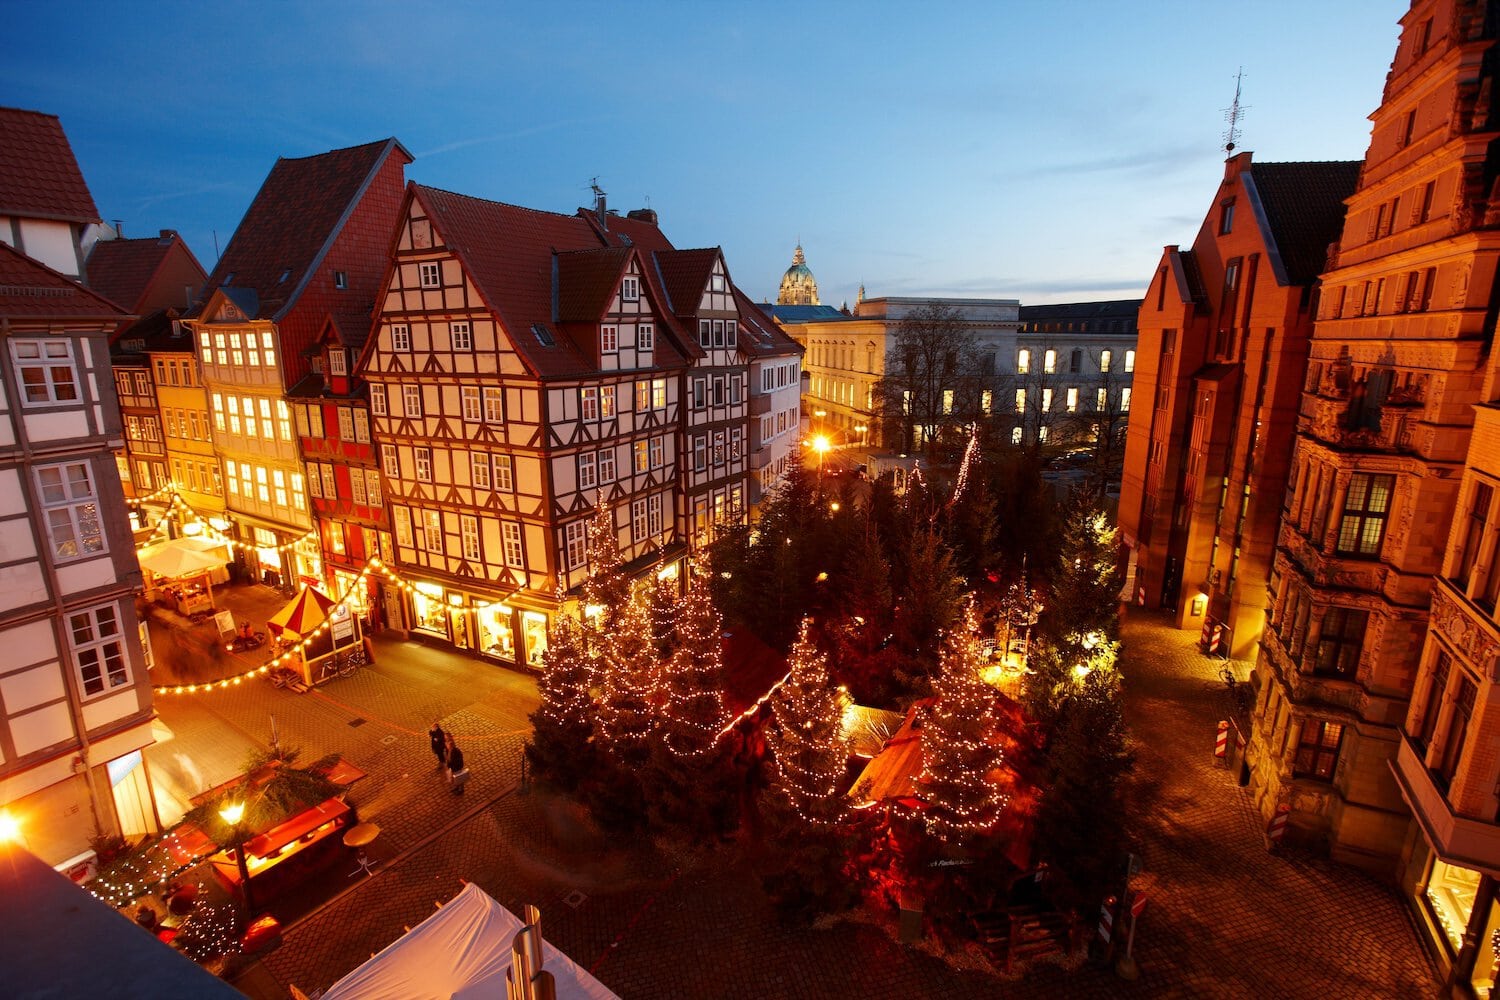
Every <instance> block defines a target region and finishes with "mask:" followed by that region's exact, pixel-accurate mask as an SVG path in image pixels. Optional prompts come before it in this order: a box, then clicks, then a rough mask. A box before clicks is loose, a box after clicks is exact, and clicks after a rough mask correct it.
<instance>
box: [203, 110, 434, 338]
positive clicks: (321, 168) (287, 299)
mask: <svg viewBox="0 0 1500 1000" xmlns="http://www.w3.org/2000/svg"><path fill="white" fill-rule="evenodd" d="M392 153H395V154H396V155H399V156H402V157H404V158H405V162H407V163H410V162H411V159H412V157H411V154H410V153H408V152H407V151H406V148H405V147H403V146H402V145H401V143H399V142H397V141H396V140H395V139H381V140H380V141H378V142H368V143H365V144H364V145H362V146H350V147H348V148H346V149H335V150H332V151H330V152H327V153H319V154H317V155H316V156H303V157H299V158H296V159H286V158H281V159H278V160H277V161H276V165H275V166H273V167H272V168H271V172H270V174H268V175H267V176H266V180H265V183H264V184H262V185H261V188H260V191H259V192H258V193H257V194H256V196H255V200H254V201H252V202H251V203H250V208H249V209H247V210H246V212H245V217H244V218H243V219H241V220H240V225H239V228H238V229H236V230H235V232H234V236H233V237H232V238H231V239H230V241H229V246H228V247H227V248H226V249H225V250H224V256H222V257H220V258H219V263H218V264H217V265H216V266H215V267H214V271H213V274H212V275H210V276H209V280H208V284H207V286H206V287H207V289H208V290H209V291H212V290H213V289H216V288H218V287H219V286H220V285H224V284H228V285H230V286H231V287H235V288H244V289H250V290H253V291H254V292H255V293H256V299H257V308H256V311H255V312H254V313H251V314H250V318H251V319H273V320H274V319H279V318H280V317H281V316H282V315H284V314H285V313H286V311H287V310H288V309H290V308H291V307H292V305H294V304H295V303H296V300H297V296H298V295H299V294H300V293H301V291H302V289H303V287H304V286H305V285H306V283H307V281H308V280H309V279H310V278H311V277H312V275H313V272H314V271H316V270H317V266H318V264H319V263H321V262H322V260H323V257H324V256H325V255H326V254H327V253H328V250H329V248H330V247H331V246H332V245H333V241H334V240H335V239H336V238H337V236H338V234H339V232H340V230H342V228H343V225H344V222H345V220H346V219H348V217H349V215H350V213H352V212H353V211H354V208H355V206H356V205H358V204H359V199H360V196H361V195H363V194H364V192H365V189H366V188H368V187H369V185H370V183H371V182H372V181H373V180H374V179H375V175H376V174H377V173H378V172H379V171H380V167H381V165H382V164H383V163H385V160H386V158H387V157H388V156H390V155H391V154H392ZM204 298H205V299H206V298H207V296H206V295H205V296H204ZM194 315H196V312H195V313H194Z"/></svg>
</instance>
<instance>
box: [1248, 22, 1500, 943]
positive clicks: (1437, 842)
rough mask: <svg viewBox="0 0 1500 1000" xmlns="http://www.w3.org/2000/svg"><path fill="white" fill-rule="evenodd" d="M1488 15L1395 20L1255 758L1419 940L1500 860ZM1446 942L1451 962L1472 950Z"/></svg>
mask: <svg viewBox="0 0 1500 1000" xmlns="http://www.w3.org/2000/svg"><path fill="white" fill-rule="evenodd" d="M1489 6H1490V5H1489V4H1476V3H1462V2H1457V0H1429V2H1417V3H1414V4H1413V5H1412V8H1411V10H1410V11H1409V12H1408V14H1407V15H1406V16H1405V17H1404V18H1403V19H1402V33H1401V40H1400V43H1399V47H1398V49H1397V52H1396V56H1395V59H1394V60H1393V63H1392V68H1391V73H1390V74H1389V76H1388V77H1387V81H1386V87H1385V93H1384V97H1383V100H1382V103H1381V106H1380V108H1379V109H1378V110H1377V111H1376V112H1375V113H1374V115H1373V116H1372V121H1373V128H1372V132H1371V138H1370V146H1369V150H1368V152H1367V154H1366V158H1365V161H1364V165H1363V167H1362V169H1361V173H1360V179H1359V188H1358V190H1357V191H1356V192H1355V193H1354V195H1353V196H1352V197H1350V199H1349V201H1348V205H1347V214H1346V218H1345V223H1344V229H1343V235H1342V237H1341V238H1340V240H1339V243H1338V244H1337V246H1336V247H1335V248H1334V250H1333V251H1332V253H1331V255H1330V261H1329V269H1328V270H1327V271H1326V272H1325V273H1324V275H1323V288H1322V294H1321V302H1320V305H1319V309H1318V314H1317V321H1316V324H1315V326H1314V330H1313V336H1312V340H1311V348H1310V352H1309V362H1308V366H1307V376H1306V382H1305V384H1304V386H1303V392H1302V400H1301V411H1300V413H1299V417H1298V433H1297V443H1296V450H1295V453H1294V455H1293V462H1292V469H1291V472H1290V476H1289V485H1288V489H1287V492H1286V500H1285V511H1284V513H1283V517H1282V527H1281V533H1280V537H1279V539H1278V546H1277V551H1276V555H1275V560H1274V564H1273V567H1272V573H1271V582H1270V594H1269V595H1268V599H1269V601H1270V602H1271V609H1270V615H1269V619H1268V624H1267V627H1266V629H1265V632H1264V636H1263V639H1262V643H1261V655H1260V658H1259V661H1258V665H1257V674H1258V678H1257V680H1258V684H1259V691H1258V698H1257V702H1256V706H1255V713H1254V720H1253V732H1252V738H1251V745H1250V750H1249V760H1250V763H1251V766H1252V786H1253V791H1254V794H1255V799H1256V802H1257V803H1258V805H1259V806H1260V808H1261V811H1262V813H1263V814H1264V815H1266V816H1268V817H1269V816H1270V815H1272V813H1273V812H1274V811H1275V810H1276V809H1277V808H1278V807H1282V806H1285V807H1288V808H1289V809H1290V810H1291V812H1290V823H1289V832H1288V839H1300V840H1302V841H1303V842H1307V843H1313V844H1321V845H1326V846H1327V847H1328V848H1329V850H1330V851H1331V853H1332V854H1333V856H1334V857H1336V858H1339V859H1341V860H1345V861H1350V862H1353V863H1359V864H1362V865H1364V866H1366V867H1369V868H1372V869H1374V870H1377V871H1380V872H1391V871H1392V870H1393V869H1396V868H1398V867H1399V868H1402V869H1404V870H1405V872H1406V884H1407V885H1408V888H1409V889H1411V890H1412V892H1413V897H1414V899H1417V900H1418V901H1419V902H1420V903H1421V905H1419V906H1418V907H1417V909H1418V912H1419V913H1421V914H1424V915H1425V916H1424V919H1426V920H1428V921H1429V922H1430V923H1431V924H1432V925H1433V926H1437V925H1439V924H1440V923H1441V922H1442V921H1447V923H1449V924H1452V923H1454V922H1457V923H1458V924H1462V925H1464V927H1465V928H1468V923H1467V921H1468V919H1469V915H1470V909H1472V901H1473V898H1474V897H1475V896H1476V893H1478V892H1480V891H1482V890H1484V885H1483V884H1482V880H1483V879H1484V878H1487V877H1488V876H1485V875H1483V874H1481V873H1482V871H1484V870H1486V866H1494V865H1496V864H1497V863H1500V827H1496V826H1495V824H1494V823H1493V820H1494V819H1495V817H1496V807H1497V799H1496V794H1495V791H1496V776H1497V769H1496V761H1495V758H1494V746H1493V741H1492V740H1490V739H1482V738H1480V736H1481V735H1482V733H1481V732H1480V731H1479V729H1478V727H1481V726H1483V725H1485V721H1484V720H1485V713H1484V706H1485V699H1486V698H1487V697H1488V696H1489V695H1488V691H1489V688H1488V686H1487V683H1486V681H1485V678H1486V676H1487V675H1488V672H1489V671H1491V670H1492V669H1493V662H1492V657H1488V654H1487V652H1486V650H1487V648H1488V647H1487V645H1486V644H1485V642H1483V641H1481V640H1482V639H1483V638H1484V637H1485V636H1487V635H1493V634H1494V626H1493V624H1491V615H1490V613H1489V612H1487V611H1486V610H1485V609H1484V601H1485V600H1487V599H1488V600H1493V598H1487V597H1486V596H1485V595H1486V594H1487V593H1488V592H1489V591H1488V588H1489V586H1490V584H1489V583H1488V575H1487V571H1485V570H1484V568H1483V563H1484V562H1485V561H1487V560H1491V559H1492V558H1493V557H1492V556H1491V555H1489V553H1490V552H1492V551H1493V544H1492V543H1491V542H1490V541H1489V538H1490V536H1489V534H1488V519H1489V518H1492V517H1494V513H1493V512H1492V511H1490V510H1489V509H1488V507H1487V506H1486V503H1487V501H1486V502H1485V503H1480V504H1479V509H1478V510H1476V511H1474V512H1473V513H1472V514H1463V515H1462V516H1459V517H1455V512H1456V511H1459V510H1461V503H1470V504H1473V503H1475V502H1476V501H1479V500H1481V499H1483V498H1484V496H1485V494H1484V493H1483V491H1481V489H1480V487H1481V486H1487V485H1488V481H1487V477H1489V476H1490V475H1491V472H1490V471H1487V470H1494V471H1500V463H1497V462H1495V461H1493V460H1491V459H1489V458H1488V457H1486V456H1485V454H1484V453H1483V452H1482V448H1483V442H1484V441H1485V440H1487V439H1488V435H1487V434H1483V433H1481V434H1477V435H1476V433H1475V428H1476V412H1477V413H1479V414H1480V416H1479V418H1478V421H1479V422H1478V426H1479V427H1481V428H1482V427H1483V426H1484V424H1485V421H1486V419H1487V417H1486V412H1487V409H1488V407H1487V406H1485V405H1484V401H1485V400H1488V399H1493V398H1494V396H1495V393H1494V387H1493V381H1494V377H1493V373H1492V372H1491V371H1490V370H1489V368H1490V365H1491V362H1490V361H1489V359H1488V357H1487V355H1488V354H1489V352H1490V348H1489V344H1490V341H1491V338H1492V336H1493V328H1494V324H1495V308H1496V304H1497V294H1496V263H1497V259H1500V203H1497V201H1496V195H1495V191H1496V186H1495V181H1496V177H1497V176H1500V157H1497V155H1496V153H1495V152H1493V151H1492V146H1493V144H1494V140H1495V138H1496V137H1497V134H1500V117H1497V105H1496V103H1495V102H1496V99H1497V97H1500V94H1496V93H1495V92H1494V90H1493V89H1492V87H1491V81H1490V78H1489V74H1490V72H1491V69H1490V65H1491V62H1492V60H1493V58H1494V53H1493V52H1492V49H1493V47H1494V27H1493V21H1494V16H1493V12H1492V11H1489V10H1487V8H1488V7H1489ZM1466 456H1468V459H1469V462H1470V464H1471V465H1472V466H1474V467H1473V468H1471V469H1469V471H1467V472H1466V471H1465V459H1466ZM1471 538H1472V539H1474V545H1475V547H1473V548H1470V547H1467V542H1466V540H1467V539H1471ZM1450 541H1451V542H1452V544H1451V546H1450ZM1481 544H1482V545H1487V546H1489V547H1488V548H1481V547H1479V546H1481ZM1445 550H1447V551H1448V552H1449V555H1448V556H1447V558H1446V559H1445V556H1444V553H1445ZM1435 576H1437V577H1438V581H1437V584H1436V590H1434V577H1435ZM1429 606H1431V608H1432V610H1433V611H1434V612H1435V614H1434V615H1433V617H1432V618H1431V620H1430V619H1429ZM1491 606H1492V605H1491ZM1439 679H1440V680H1441V683H1439ZM1414 692H1416V694H1417V699H1416V702H1415V703H1414V704H1411V705H1408V699H1410V698H1411V697H1412V695H1413V693H1414ZM1433 692H1436V694H1435V695H1434V694H1433ZM1429 705H1435V706H1436V707H1434V708H1433V709H1432V713H1431V714H1429V711H1428V706H1429ZM1460 730H1462V731H1463V732H1464V733H1466V734H1467V735H1466V736H1461V735H1459V733H1460ZM1486 732H1487V731H1486ZM1408 806H1410V807H1411V808H1412V809H1413V810H1415V811H1416V813H1417V824H1416V829H1417V831H1418V833H1415V834H1410V835H1409V833H1408V831H1409V825H1410V824H1411V816H1410V814H1409V813H1408ZM1403 844H1404V845H1405V846H1404V848H1403ZM1445 852H1447V853H1445ZM1448 864H1452V865H1455V866H1458V867H1463V868H1466V869H1468V870H1470V871H1471V872H1472V873H1473V881H1472V884H1470V885H1468V886H1465V887H1463V888H1462V892H1459V891H1458V890H1452V891H1447V892H1446V894H1445V895H1444V898H1445V899H1447V900H1450V901H1452V900H1456V899H1460V898H1461V897H1462V896H1463V895H1465V894H1466V895H1467V897H1468V898H1469V900H1470V902H1469V903H1466V904H1462V905H1461V906H1459V905H1455V906H1449V907H1447V908H1446V909H1443V908H1435V907H1433V906H1431V905H1428V904H1427V903H1425V902H1421V900H1424V899H1426V897H1427V889H1428V887H1429V885H1430V883H1429V881H1428V880H1429V879H1432V878H1436V879H1438V880H1440V881H1444V880H1447V875H1448V869H1446V868H1444V867H1441V866H1443V865H1448ZM1445 884H1448V883H1447V882H1446V881H1445ZM1452 884H1455V885H1456V884H1457V883H1456V882H1453V883H1452ZM1440 909H1441V910H1442V912H1441V915H1439V910H1440ZM1460 910H1462V911H1463V912H1462V919H1460V918H1459V916H1457V914H1459V912H1460ZM1478 910H1480V911H1484V913H1483V915H1482V917H1478V916H1476V918H1475V919H1488V904H1487V903H1484V904H1483V905H1480V906H1478ZM1464 934H1465V931H1464V930H1462V929H1461V930H1460V931H1459V932H1458V940H1459V941H1460V942H1462V941H1464V940H1466V939H1465V937H1464ZM1439 938H1440V939H1441V940H1446V941H1447V942H1448V944H1446V945H1443V946H1442V948H1440V949H1439V950H1440V951H1441V952H1442V953H1443V954H1444V955H1445V956H1446V957H1447V959H1448V961H1449V962H1450V963H1452V962H1453V961H1454V959H1455V958H1456V957H1457V956H1458V953H1459V951H1460V950H1461V947H1458V946H1453V943H1452V942H1453V940H1454V939H1453V938H1452V937H1450V935H1449V933H1448V932H1447V931H1444V933H1443V934H1441V935H1439ZM1473 960H1474V955H1473V953H1472V950H1471V952H1470V954H1469V955H1468V957H1467V959H1465V961H1467V962H1468V963H1469V964H1470V965H1471V966H1472V964H1473ZM1459 964H1463V963H1459Z"/></svg>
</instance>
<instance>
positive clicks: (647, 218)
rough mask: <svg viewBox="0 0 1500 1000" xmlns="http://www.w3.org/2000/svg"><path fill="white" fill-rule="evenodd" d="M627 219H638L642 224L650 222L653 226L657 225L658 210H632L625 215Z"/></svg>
mask: <svg viewBox="0 0 1500 1000" xmlns="http://www.w3.org/2000/svg"><path fill="white" fill-rule="evenodd" d="M625 218H627V219H636V220H638V221H640V222H649V223H651V224H652V225H653V226H654V225H656V224H657V222H656V209H654V208H632V209H631V210H630V211H628V212H626V213H625Z"/></svg>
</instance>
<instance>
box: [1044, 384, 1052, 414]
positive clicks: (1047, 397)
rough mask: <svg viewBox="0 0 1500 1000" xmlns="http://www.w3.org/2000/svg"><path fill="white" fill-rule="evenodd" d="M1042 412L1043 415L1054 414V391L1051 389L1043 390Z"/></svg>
mask: <svg viewBox="0 0 1500 1000" xmlns="http://www.w3.org/2000/svg"><path fill="white" fill-rule="evenodd" d="M1042 412H1043V413H1051V412H1052V390H1051V389H1043V390H1042Z"/></svg>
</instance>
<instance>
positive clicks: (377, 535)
mask: <svg viewBox="0 0 1500 1000" xmlns="http://www.w3.org/2000/svg"><path fill="white" fill-rule="evenodd" d="M368 329H369V324H368V322H366V321H364V320H363V319H362V318H361V317H357V316H350V317H346V321H345V322H343V323H340V322H339V321H338V320H337V318H336V317H330V318H329V321H328V323H327V324H325V326H324V329H323V335H322V337H320V338H319V340H318V343H317V345H316V349H317V352H318V358H317V360H316V361H315V363H314V367H313V371H311V372H309V373H308V374H307V375H306V376H305V377H304V378H303V379H302V381H300V382H298V383H297V384H296V385H295V386H293V387H292V389H291V391H290V392H289V393H288V394H287V396H288V399H289V401H290V402H291V406H292V415H293V419H294V420H295V421H296V424H297V436H298V438H299V439H300V440H301V442H302V455H303V458H304V459H305V461H306V468H307V497H308V502H309V504H310V509H311V511H312V515H313V522H314V524H315V525H316V528H317V532H318V539H319V542H320V544H321V545H322V549H323V563H324V566H323V569H324V574H325V580H324V582H325V584H326V585H327V587H328V592H329V593H330V594H333V595H335V596H343V595H346V594H347V595H348V596H347V601H348V603H349V604H350V606H351V607H352V608H353V610H354V611H355V613H356V614H359V615H360V616H361V617H364V618H366V619H367V620H377V619H378V620H381V621H386V620H393V621H395V622H397V623H399V622H400V621H401V611H400V605H399V601H398V602H397V604H396V605H395V606H393V607H392V608H391V609H390V610H391V612H392V614H389V615H388V614H387V613H386V610H385V609H384V608H383V601H384V598H385V597H386V595H387V593H389V596H390V597H392V598H396V597H397V592H396V591H395V590H394V589H390V590H389V591H388V590H387V588H385V587H383V585H382V577H381V576H380V574H370V575H369V576H368V577H366V578H365V580H364V581H363V582H361V581H360V579H359V576H360V573H361V572H362V571H363V570H364V568H365V567H366V565H368V563H369V561H370V559H372V558H374V557H377V556H384V555H388V554H389V553H390V551H391V541H390V533H389V532H390V528H389V524H388V523H387V521H386V515H385V499H384V496H385V494H384V489H383V486H382V484H381V481H380V466H379V463H378V462H377V460H376V450H375V439H374V435H373V433H372V431H371V425H370V407H369V401H368V388H367V386H365V384H364V380H363V379H360V378H358V377H357V376H356V375H355V362H356V361H357V360H358V356H359V355H358V351H359V349H360V348H361V347H363V345H364V341H365V335H366V333H367V332H368ZM377 609H378V610H377Z"/></svg>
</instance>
